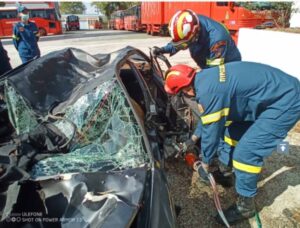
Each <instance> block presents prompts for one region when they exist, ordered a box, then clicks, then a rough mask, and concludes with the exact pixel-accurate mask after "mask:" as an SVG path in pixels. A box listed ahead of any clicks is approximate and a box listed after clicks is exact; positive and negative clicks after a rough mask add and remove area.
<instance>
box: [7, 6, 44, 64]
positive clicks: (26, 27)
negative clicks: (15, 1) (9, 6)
mask: <svg viewBox="0 0 300 228" xmlns="http://www.w3.org/2000/svg"><path fill="white" fill-rule="evenodd" d="M28 13H29V11H28V9H27V8H26V7H25V6H22V5H21V6H19V7H18V14H19V16H20V18H21V22H18V23H16V24H15V25H14V28H13V43H14V45H15V48H16V49H17V50H18V52H19V55H20V58H21V60H22V63H26V62H28V61H29V60H31V59H33V58H38V57H40V55H41V54H40V49H39V46H38V43H37V42H38V40H39V31H38V28H37V26H36V24H35V23H34V22H31V21H29V14H28Z"/></svg>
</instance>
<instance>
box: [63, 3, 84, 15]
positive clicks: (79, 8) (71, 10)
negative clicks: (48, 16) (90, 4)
mask: <svg viewBox="0 0 300 228" xmlns="http://www.w3.org/2000/svg"><path fill="white" fill-rule="evenodd" d="M59 8H60V12H61V13H62V14H83V13H84V11H85V10H86V7H85V5H84V4H83V3H82V2H60V4H59Z"/></svg>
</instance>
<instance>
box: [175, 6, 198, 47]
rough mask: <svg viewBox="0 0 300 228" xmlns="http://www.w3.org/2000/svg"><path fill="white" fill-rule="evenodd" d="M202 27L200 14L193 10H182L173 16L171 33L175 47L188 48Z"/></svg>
mask: <svg viewBox="0 0 300 228" xmlns="http://www.w3.org/2000/svg"><path fill="white" fill-rule="evenodd" d="M199 29H200V23H199V19H198V16H197V15H196V13H195V12H193V11H192V10H180V11H178V12H177V13H175V15H174V16H173V17H172V18H171V20H170V23H169V33H170V35H171V37H172V43H173V45H174V46H175V47H179V48H180V49H186V48H187V47H188V43H189V42H191V41H192V40H193V38H195V37H196V35H197V33H198V32H199Z"/></svg>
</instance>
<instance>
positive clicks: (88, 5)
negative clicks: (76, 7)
mask: <svg viewBox="0 0 300 228" xmlns="http://www.w3.org/2000/svg"><path fill="white" fill-rule="evenodd" d="M83 3H84V5H85V7H86V11H85V13H86V14H98V12H97V11H96V9H95V7H93V6H91V2H83Z"/></svg>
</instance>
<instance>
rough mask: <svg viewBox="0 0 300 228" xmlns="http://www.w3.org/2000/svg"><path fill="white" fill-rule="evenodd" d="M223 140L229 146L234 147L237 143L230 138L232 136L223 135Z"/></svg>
mask: <svg viewBox="0 0 300 228" xmlns="http://www.w3.org/2000/svg"><path fill="white" fill-rule="evenodd" d="M224 141H225V142H226V143H227V144H229V145H230V146H234V147H236V145H237V144H238V141H236V140H234V139H232V138H229V137H227V136H224Z"/></svg>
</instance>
